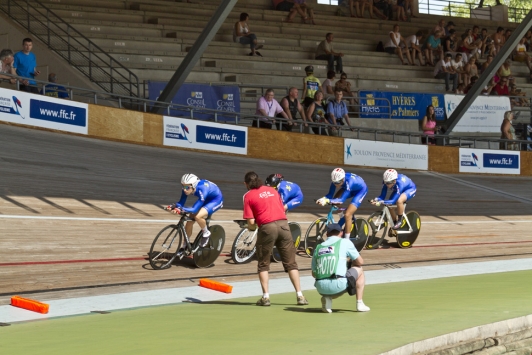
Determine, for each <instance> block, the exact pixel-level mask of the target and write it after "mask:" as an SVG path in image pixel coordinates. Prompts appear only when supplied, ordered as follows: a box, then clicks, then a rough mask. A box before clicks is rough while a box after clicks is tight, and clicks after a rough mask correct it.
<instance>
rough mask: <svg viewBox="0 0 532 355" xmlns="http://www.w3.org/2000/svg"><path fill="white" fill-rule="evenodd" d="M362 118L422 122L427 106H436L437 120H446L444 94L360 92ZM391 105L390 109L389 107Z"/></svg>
mask: <svg viewBox="0 0 532 355" xmlns="http://www.w3.org/2000/svg"><path fill="white" fill-rule="evenodd" d="M360 97H361V99H360V117H361V118H388V117H389V116H390V110H391V117H392V118H399V119H411V120H412V119H413V120H422V119H423V117H424V116H425V112H426V111H427V106H429V105H432V106H434V111H435V113H436V120H443V119H445V110H444V101H443V94H419V93H401V92H385V91H360ZM388 105H390V108H388V107H387V106H388Z"/></svg>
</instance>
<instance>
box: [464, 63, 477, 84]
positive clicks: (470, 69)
mask: <svg viewBox="0 0 532 355" xmlns="http://www.w3.org/2000/svg"><path fill="white" fill-rule="evenodd" d="M476 62H477V59H476V58H475V57H471V58H469V61H468V62H467V64H466V65H465V67H464V79H465V80H464V83H465V84H466V85H469V83H470V80H471V78H472V77H474V76H476V77H478V68H477V64H476Z"/></svg>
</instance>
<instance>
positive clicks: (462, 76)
mask: <svg viewBox="0 0 532 355" xmlns="http://www.w3.org/2000/svg"><path fill="white" fill-rule="evenodd" d="M451 67H453V69H454V71H455V72H456V74H458V82H461V83H464V84H465V85H467V84H469V78H468V76H467V74H466V72H465V70H464V62H463V61H462V54H461V53H456V55H455V56H454V59H453V60H451ZM465 85H464V87H465Z"/></svg>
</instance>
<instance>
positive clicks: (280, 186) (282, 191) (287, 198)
mask: <svg viewBox="0 0 532 355" xmlns="http://www.w3.org/2000/svg"><path fill="white" fill-rule="evenodd" d="M264 183H265V184H266V186H270V187H273V188H274V189H276V190H277V192H279V195H281V201H282V202H283V206H284V211H285V212H288V211H290V210H293V209H294V208H296V207H297V206H299V205H301V203H303V192H301V188H300V187H299V186H298V185H297V184H294V183H293V182H290V181H285V179H284V176H283V175H281V174H271V175H269V176H268V177H267V178H266V180H265V181H264Z"/></svg>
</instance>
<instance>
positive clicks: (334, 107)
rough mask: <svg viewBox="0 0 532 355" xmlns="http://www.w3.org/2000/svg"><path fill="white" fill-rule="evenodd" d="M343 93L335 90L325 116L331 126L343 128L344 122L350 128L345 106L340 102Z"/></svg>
mask: <svg viewBox="0 0 532 355" xmlns="http://www.w3.org/2000/svg"><path fill="white" fill-rule="evenodd" d="M343 96H344V93H343V91H342V90H335V92H334V100H333V101H329V104H328V105H327V114H328V115H329V121H331V124H333V125H339V126H343V125H344V124H345V123H344V120H345V122H347V125H348V126H349V127H351V122H349V115H348V111H347V105H346V103H345V102H344V101H342V97H343Z"/></svg>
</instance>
